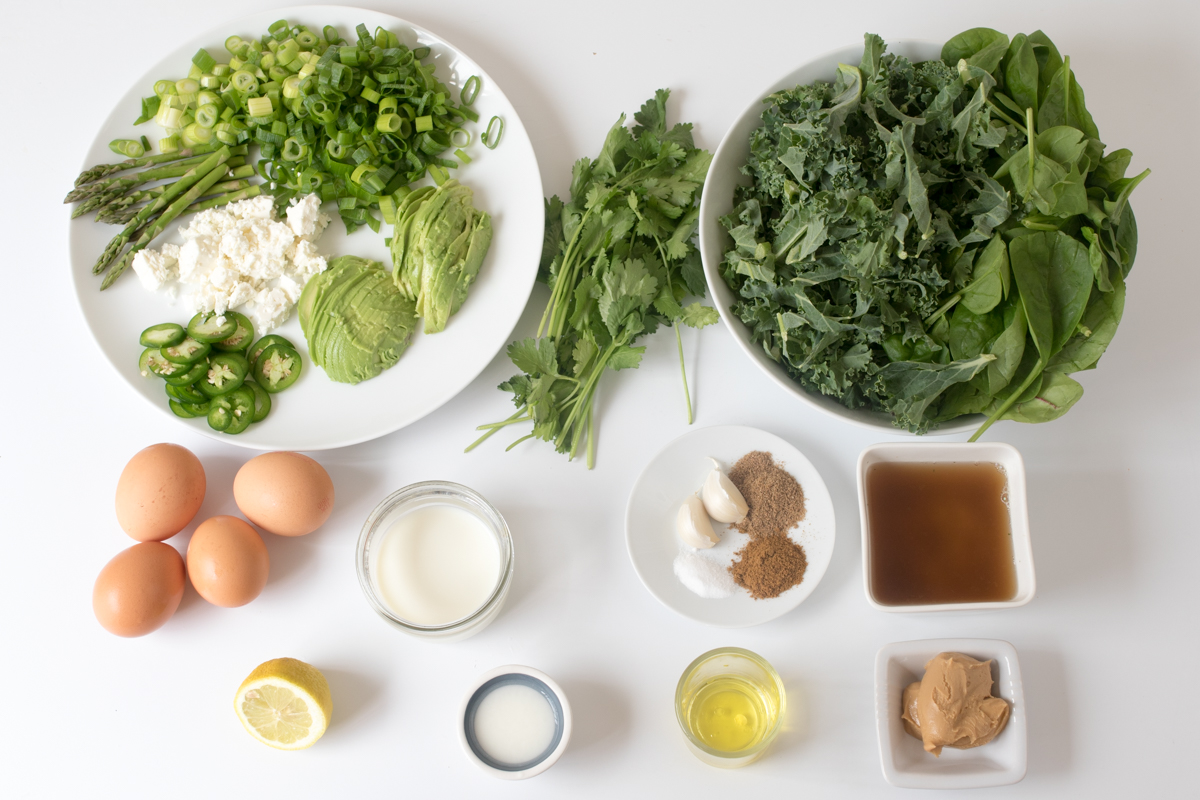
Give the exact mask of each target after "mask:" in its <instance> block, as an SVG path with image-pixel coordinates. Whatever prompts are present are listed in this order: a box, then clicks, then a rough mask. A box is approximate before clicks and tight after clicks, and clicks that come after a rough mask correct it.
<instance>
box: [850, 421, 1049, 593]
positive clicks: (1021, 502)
mask: <svg viewBox="0 0 1200 800" xmlns="http://www.w3.org/2000/svg"><path fill="white" fill-rule="evenodd" d="M981 461H987V462H993V463H996V464H999V465H1000V466H1001V468H1003V469H1004V472H1005V474H1006V476H1007V479H1008V487H1007V505H1008V513H1009V525H1010V530H1011V535H1012V548H1013V566H1014V568H1015V570H1016V577H1017V591H1016V593H1015V594H1014V595H1013V597H1012V599H1011V600H1000V601H992V602H983V603H932V604H920V605H885V604H883V603H881V602H879V601H878V600H877V599H876V598H875V594H874V592H873V591H872V589H871V521H870V515H869V514H868V513H867V511H868V509H867V492H866V483H867V470H868V469H870V467H871V465H872V464H878V463H881V462H902V463H926V464H928V463H956V462H957V463H963V462H967V463H978V462H981ZM858 513H859V519H860V521H861V527H862V554H863V591H864V592H865V593H866V595H867V602H868V603H870V604H871V605H872V606H874V607H875V608H877V609H879V610H880V611H892V612H913V611H968V610H969V611H977V610H981V609H990V608H1016V607H1017V606H1023V605H1025V604H1026V603H1028V602H1029V601H1030V600H1032V599H1033V596H1034V594H1035V593H1036V592H1037V581H1036V578H1035V576H1034V571H1033V544H1032V541H1031V539H1030V533H1029V505H1028V502H1027V497H1026V489H1025V461H1024V459H1022V458H1021V454H1020V452H1018V451H1017V448H1015V447H1013V446H1012V445H1010V444H1004V443H1002V442H912V443H908V442H888V443H882V444H873V445H870V446H869V447H867V448H865V449H864V450H863V451H862V453H860V454H859V456H858Z"/></svg>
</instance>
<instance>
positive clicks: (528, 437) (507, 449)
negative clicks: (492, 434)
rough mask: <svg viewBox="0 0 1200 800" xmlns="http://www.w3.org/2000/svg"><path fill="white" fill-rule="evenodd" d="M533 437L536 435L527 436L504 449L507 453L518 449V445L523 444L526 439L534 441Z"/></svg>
mask: <svg viewBox="0 0 1200 800" xmlns="http://www.w3.org/2000/svg"><path fill="white" fill-rule="evenodd" d="M533 436H534V434H533V433H532V432H530V433H527V434H525V435H524V436H522V437H521V438H520V439H517V440H516V441H515V442H513V443H512V444H510V445H509V446H508V447H506V448H504V452H506V453H507V452H508V451H509V450H512V449H513V448H514V447H516V446H517V445H519V444H520V443H521V442H523V441H525V440H526V439H532V438H533Z"/></svg>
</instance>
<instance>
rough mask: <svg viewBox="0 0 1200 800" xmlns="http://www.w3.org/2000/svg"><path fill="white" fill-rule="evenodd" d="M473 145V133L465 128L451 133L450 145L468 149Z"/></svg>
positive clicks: (456, 129)
mask: <svg viewBox="0 0 1200 800" xmlns="http://www.w3.org/2000/svg"><path fill="white" fill-rule="evenodd" d="M470 143H471V132H470V131H468V130H466V129H465V128H455V129H454V130H452V131H450V144H451V145H452V146H454V147H466V146H467V145H469V144H470Z"/></svg>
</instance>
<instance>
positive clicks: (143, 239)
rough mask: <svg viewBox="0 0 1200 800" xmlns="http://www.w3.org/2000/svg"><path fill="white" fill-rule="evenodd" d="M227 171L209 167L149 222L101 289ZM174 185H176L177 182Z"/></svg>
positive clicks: (106, 276) (160, 199) (117, 275)
mask: <svg viewBox="0 0 1200 800" xmlns="http://www.w3.org/2000/svg"><path fill="white" fill-rule="evenodd" d="M228 172H229V167H227V166H225V164H223V163H218V164H217V165H216V167H214V168H213V169H210V170H209V171H208V173H207V174H205V175H204V177H202V178H200V180H199V181H198V182H196V183H195V185H193V186H192V187H191V188H190V189H188V190H187V191H186V192H184V193H183V194H182V195H181V196H180V197H178V198H177V199H176V200H175V201H174V202H173V203H171V204H170V205H168V206H167V207H166V210H165V211H163V213H162V214H160V215H159V217H158V219H156V220H154V222H153V223H151V224H150V226H149V227H148V228H147V229H146V232H145V233H143V234H142V235H141V236H139V237H138V240H137V241H136V242H134V243H133V246H132V247H130V248H129V249H128V250H127V251H125V255H123V256H122V257H121V260H120V261H119V262H117V265H116V266H115V267H113V268H112V269H111V270H109V273H108V274H107V275H105V276H104V281H103V282H102V283H101V284H100V289H101V291H103V290H105V289H107V288H108V287H109V286H112V284H113V281H115V280H116V279H117V278H119V277H121V273H123V272H124V271H125V270H126V269H128V268H129V265H130V264H131V263H132V262H133V256H134V254H135V253H137V252H138V251H139V250H141V249H142V248H144V247H145V246H146V245H148V244H150V242H151V241H153V240H154V237H156V236H158V235H159V234H160V233H162V232H163V229H164V228H166V227H167V225H168V224H169V223H170V222H171V221H172V220H173V219H175V218H176V217H178V216H179V215H180V214H181V213H183V210H184V209H185V208H187V207H188V206H190V205H191V204H192V203H194V202H195V201H196V200H197V199H198V198H200V197H203V196H204V194H205V193H206V192H207V191H208V190H209V189H210V188H211V187H212V185H213V184H215V183H216V182H217V181H219V180H220V179H221V178H223V177H225V175H226V174H227V173H228ZM180 183H182V181H180ZM175 185H176V186H178V185H179V184H175ZM165 197H166V195H165V194H164V195H163V198H165ZM163 198H159V201H160V202H161V201H162V199H163ZM135 221H136V218H135ZM132 224H133V223H132V222H131V223H130V225H132Z"/></svg>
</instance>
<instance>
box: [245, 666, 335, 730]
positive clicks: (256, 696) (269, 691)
mask: <svg viewBox="0 0 1200 800" xmlns="http://www.w3.org/2000/svg"><path fill="white" fill-rule="evenodd" d="M234 709H235V710H236V711H237V715H238V719H240V720H241V721H242V725H243V726H245V728H246V730H247V731H249V732H250V735H251V736H253V737H254V738H256V739H258V740H259V741H260V742H262V743H263V744H266V745H269V746H271V747H274V748H277V749H279V750H303V749H304V748H306V747H311V746H312V745H313V744H314V743H315V742H316V741H317V740H318V739H320V738H321V736H322V735H323V734H324V733H325V728H326V727H327V726H328V725H329V715H330V713H331V712H332V710H333V703H332V698H331V697H330V694H329V684H328V683H327V682H326V680H325V676H324V675H322V674H321V672H320V670H318V669H317V668H316V667H312V666H310V665H308V664H305V663H304V662H303V661H298V660H296V659H294V658H276V659H272V660H271V661H267V662H265V663H263V664H260V665H259V666H258V667H257V668H256V669H255V670H254V672H252V673H250V675H249V677H247V678H246V680H244V681H242V685H241V686H240V687H239V688H238V693H237V697H236V698H235V699H234Z"/></svg>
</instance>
